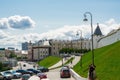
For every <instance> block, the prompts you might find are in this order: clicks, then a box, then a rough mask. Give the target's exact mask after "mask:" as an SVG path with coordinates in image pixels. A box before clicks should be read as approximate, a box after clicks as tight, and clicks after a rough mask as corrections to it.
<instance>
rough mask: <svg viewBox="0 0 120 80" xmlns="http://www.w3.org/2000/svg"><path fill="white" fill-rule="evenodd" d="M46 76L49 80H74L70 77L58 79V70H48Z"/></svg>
mask: <svg viewBox="0 0 120 80" xmlns="http://www.w3.org/2000/svg"><path fill="white" fill-rule="evenodd" d="M46 74H47V75H48V78H49V79H50V80H75V79H74V78H73V77H72V76H71V78H60V68H58V69H54V70H50V71H49V72H47V73H46Z"/></svg>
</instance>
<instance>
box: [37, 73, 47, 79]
mask: <svg viewBox="0 0 120 80" xmlns="http://www.w3.org/2000/svg"><path fill="white" fill-rule="evenodd" d="M37 76H38V77H39V78H40V80H41V79H46V78H47V75H46V74H45V73H38V74H37Z"/></svg>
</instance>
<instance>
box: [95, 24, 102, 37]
mask: <svg viewBox="0 0 120 80" xmlns="http://www.w3.org/2000/svg"><path fill="white" fill-rule="evenodd" d="M94 35H97V36H98V35H102V32H101V30H100V27H99V23H97V28H96V29H95V32H94Z"/></svg>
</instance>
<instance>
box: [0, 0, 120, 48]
mask: <svg viewBox="0 0 120 80" xmlns="http://www.w3.org/2000/svg"><path fill="white" fill-rule="evenodd" d="M85 12H90V13H91V14H92V19H93V30H94V29H95V28H96V26H97V23H99V26H100V29H101V31H102V33H103V35H107V34H108V33H109V32H110V31H112V30H113V29H118V28H119V27H120V0H0V33H1V34H0V48H3V47H15V48H19V49H20V48H21V43H22V42H29V41H32V42H35V41H38V40H44V39H59V40H63V39H66V40H71V39H76V38H79V36H76V33H77V31H82V36H83V37H84V38H90V32H91V31H90V30H91V29H90V28H91V27H90V22H91V21H90V19H91V17H90V15H89V14H88V15H87V18H88V22H87V23H85V22H83V19H84V16H83V15H84V13H85ZM79 34H80V33H79Z"/></svg>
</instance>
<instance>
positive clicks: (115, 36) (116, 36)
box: [98, 29, 120, 48]
mask: <svg viewBox="0 0 120 80" xmlns="http://www.w3.org/2000/svg"><path fill="white" fill-rule="evenodd" d="M118 40H120V29H118V30H116V31H115V32H114V33H111V34H108V35H107V36H104V37H102V38H101V39H99V40H98V48H100V47H103V46H106V45H110V44H112V43H115V42H117V41H118Z"/></svg>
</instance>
